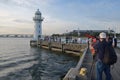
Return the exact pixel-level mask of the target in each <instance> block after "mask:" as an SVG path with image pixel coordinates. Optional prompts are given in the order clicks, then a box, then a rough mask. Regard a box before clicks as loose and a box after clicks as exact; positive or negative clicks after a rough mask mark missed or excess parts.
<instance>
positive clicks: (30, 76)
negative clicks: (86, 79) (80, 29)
mask: <svg viewBox="0 0 120 80" xmlns="http://www.w3.org/2000/svg"><path fill="white" fill-rule="evenodd" d="M29 41H30V39H29V38H28V39H26V38H0V80H60V77H62V76H64V75H65V74H66V72H67V71H68V70H69V69H70V68H71V67H75V66H76V64H77V60H78V58H76V57H72V56H69V55H65V54H61V53H58V52H52V51H48V50H45V49H39V48H31V47H30V46H29Z"/></svg>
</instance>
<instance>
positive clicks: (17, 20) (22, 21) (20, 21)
mask: <svg viewBox="0 0 120 80" xmlns="http://www.w3.org/2000/svg"><path fill="white" fill-rule="evenodd" d="M13 21H14V22H17V23H32V21H30V20H23V19H15V20H13Z"/></svg>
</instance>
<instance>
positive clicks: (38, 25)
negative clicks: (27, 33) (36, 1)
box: [33, 9, 43, 41]
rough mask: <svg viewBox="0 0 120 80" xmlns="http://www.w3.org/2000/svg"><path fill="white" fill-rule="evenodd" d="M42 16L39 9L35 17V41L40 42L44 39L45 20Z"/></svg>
mask: <svg viewBox="0 0 120 80" xmlns="http://www.w3.org/2000/svg"><path fill="white" fill-rule="evenodd" d="M41 15H42V14H41V12H40V11H39V9H37V11H36V12H35V16H34V17H33V21H34V23H35V25H34V36H33V40H35V41H38V40H39V39H41V37H42V21H43V18H42V16H41Z"/></svg>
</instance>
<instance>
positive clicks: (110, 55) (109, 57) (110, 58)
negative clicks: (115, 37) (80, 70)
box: [102, 45, 117, 65]
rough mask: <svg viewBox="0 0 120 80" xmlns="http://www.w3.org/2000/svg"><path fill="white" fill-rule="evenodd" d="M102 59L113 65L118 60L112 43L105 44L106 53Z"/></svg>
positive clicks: (105, 62)
mask: <svg viewBox="0 0 120 80" xmlns="http://www.w3.org/2000/svg"><path fill="white" fill-rule="evenodd" d="M102 61H103V63H104V64H107V65H113V64H115V63H116V62H117V55H116V52H115V50H114V48H113V47H112V46H110V45H106V46H105V53H104V57H103V60H102Z"/></svg>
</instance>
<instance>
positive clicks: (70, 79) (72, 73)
mask: <svg viewBox="0 0 120 80" xmlns="http://www.w3.org/2000/svg"><path fill="white" fill-rule="evenodd" d="M87 51H88V47H87V48H86V49H85V51H84V53H83V55H82V57H81V58H80V60H79V62H78V64H77V66H76V67H75V68H71V69H70V70H69V71H68V73H67V74H66V75H65V77H64V78H63V80H75V79H76V76H77V74H78V73H79V69H80V68H81V66H82V63H83V60H84V58H85V55H86V53H87Z"/></svg>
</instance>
